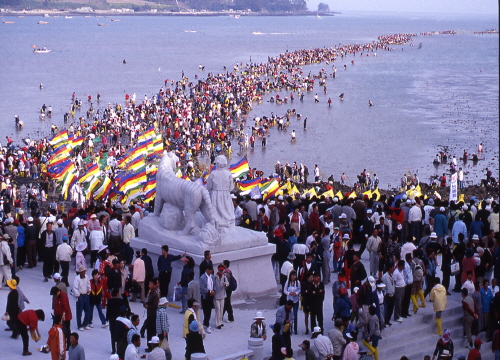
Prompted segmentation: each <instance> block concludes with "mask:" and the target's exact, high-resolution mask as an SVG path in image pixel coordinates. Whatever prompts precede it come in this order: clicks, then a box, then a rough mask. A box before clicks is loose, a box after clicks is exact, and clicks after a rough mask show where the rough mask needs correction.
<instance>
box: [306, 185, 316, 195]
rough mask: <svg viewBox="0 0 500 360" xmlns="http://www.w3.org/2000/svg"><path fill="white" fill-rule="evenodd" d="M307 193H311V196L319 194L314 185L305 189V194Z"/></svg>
mask: <svg viewBox="0 0 500 360" xmlns="http://www.w3.org/2000/svg"><path fill="white" fill-rule="evenodd" d="M306 194H309V196H310V197H313V196H317V194H316V190H315V189H314V187H312V188H310V189H309V190H306V191H304V194H303V195H304V196H306Z"/></svg>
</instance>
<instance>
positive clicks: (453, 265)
mask: <svg viewBox="0 0 500 360" xmlns="http://www.w3.org/2000/svg"><path fill="white" fill-rule="evenodd" d="M450 268H451V275H453V276H455V275H458V274H460V264H459V263H458V261H454V262H452V263H451V265H450Z"/></svg>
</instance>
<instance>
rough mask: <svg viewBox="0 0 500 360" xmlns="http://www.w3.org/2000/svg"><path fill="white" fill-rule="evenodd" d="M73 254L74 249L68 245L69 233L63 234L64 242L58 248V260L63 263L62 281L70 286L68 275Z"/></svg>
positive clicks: (60, 263)
mask: <svg viewBox="0 0 500 360" xmlns="http://www.w3.org/2000/svg"><path fill="white" fill-rule="evenodd" d="M58 230H59V229H58ZM56 231H57V230H56ZM71 255H73V249H72V248H71V246H69V245H68V235H63V236H62V244H61V245H59V246H58V247H57V250H56V261H57V262H58V263H59V265H61V275H62V282H63V283H65V284H66V286H69V282H68V276H69V263H70V262H71Z"/></svg>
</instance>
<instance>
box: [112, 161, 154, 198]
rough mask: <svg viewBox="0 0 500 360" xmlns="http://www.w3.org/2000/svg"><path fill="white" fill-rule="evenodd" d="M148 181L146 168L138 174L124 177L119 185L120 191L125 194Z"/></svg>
mask: <svg viewBox="0 0 500 360" xmlns="http://www.w3.org/2000/svg"><path fill="white" fill-rule="evenodd" d="M146 181H147V174H146V168H145V167H144V168H142V169H141V170H139V171H138V172H137V173H134V174H130V175H126V176H124V177H123V178H122V179H121V180H120V183H119V184H118V190H119V191H121V192H122V193H124V194H125V193H127V191H129V190H131V189H134V188H136V187H138V186H142V185H143V184H144V183H145V182H146Z"/></svg>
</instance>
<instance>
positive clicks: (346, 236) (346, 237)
mask: <svg viewBox="0 0 500 360" xmlns="http://www.w3.org/2000/svg"><path fill="white" fill-rule="evenodd" d="M342 239H349V240H351V238H350V237H349V234H344V236H343V237H342Z"/></svg>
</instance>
